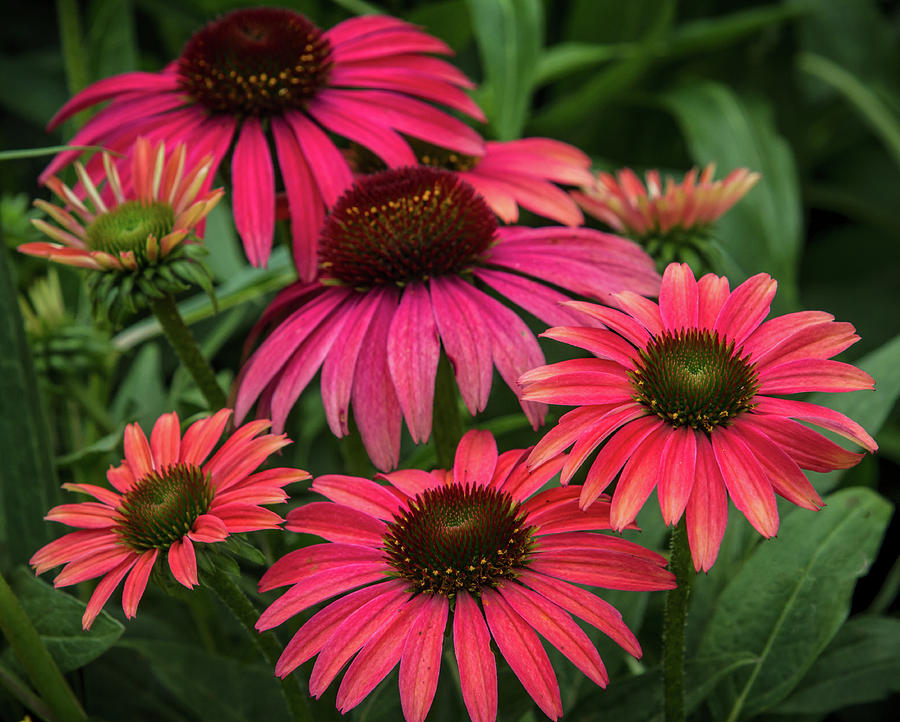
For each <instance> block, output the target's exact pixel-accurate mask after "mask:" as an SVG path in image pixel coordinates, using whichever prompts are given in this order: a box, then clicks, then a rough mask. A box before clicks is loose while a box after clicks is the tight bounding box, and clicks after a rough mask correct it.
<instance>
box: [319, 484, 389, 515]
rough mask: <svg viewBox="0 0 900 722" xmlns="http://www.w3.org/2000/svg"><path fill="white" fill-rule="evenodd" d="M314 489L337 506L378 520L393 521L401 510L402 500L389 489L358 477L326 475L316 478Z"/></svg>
mask: <svg viewBox="0 0 900 722" xmlns="http://www.w3.org/2000/svg"><path fill="white" fill-rule="evenodd" d="M312 488H313V491H317V492H319V493H320V494H321V495H322V496H325V497H328V498H329V499H331V500H332V501H333V502H335V503H337V504H341V505H342V506H348V507H350V508H351V509H357V510H358V511H361V512H364V513H366V514H369V515H371V516H374V517H376V518H377V519H384V520H386V521H393V519H394V515H395V514H396V513H397V512H398V511H400V508H401V502H400V499H399V498H398V497H397V495H396V494H392V493H391V492H390V490H389V488H387V487H384V486H381V485H379V484H376V483H375V482H374V481H371V480H370V479H362V478H360V477H357V476H342V475H340V474H325V475H323V476H319V477H316V480H315V481H314V482H313V485H312Z"/></svg>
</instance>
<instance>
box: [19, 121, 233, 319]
mask: <svg viewBox="0 0 900 722" xmlns="http://www.w3.org/2000/svg"><path fill="white" fill-rule="evenodd" d="M186 157H187V153H186V151H185V147H184V145H178V146H177V147H176V148H175V150H174V151H172V152H169V153H167V152H166V148H165V145H164V143H162V142H159V143H157V144H156V145H155V146H151V143H150V141H149V140H148V139H147V138H144V137H140V138H138V139H137V141H136V142H135V144H134V147H133V148H132V149H131V155H130V158H126V159H125V160H124V161H123V162H122V163H121V164H120V165H121V166H123V167H127V169H128V178H129V183H128V185H127V186H126V185H125V184H123V182H122V178H121V175H120V169H119V168H117V166H116V164H115V162H114V161H113V159H112V157H111V156H110V155H109V154H108V153H103V154H102V156H101V158H102V161H101V162H102V163H103V168H104V175H103V176H102V177H101V178H100V179H99V180H98V182H96V183H95V182H94V181H92V180H91V178H90V177H89V176H88V173H87V171H86V170H85V168H84V166H83V165H82V164H81V163H79V162H77V161H76V163H75V170H76V172H77V174H78V178H79V180H80V181H81V188H82V190H83V197H79V195H78V194H76V193H75V191H73V190H72V189H71V188H69V187H68V186H67V185H66V184H64V183H63V182H62V181H61V180H59V178H57V177H55V176H51V177H49V178H48V179H47V180H46V181H45V185H47V187H49V188H50V190H52V191H53V193H55V194H56V195H57V196H58V197H59V199H60V200H61V201H62V202H63V203H64V204H65V207H59V206H56V205H53V204H52V203H48V202H47V201H44V200H40V199H38V200H36V201H34V205H35V206H37V207H38V208H40V209H41V210H42V211H44V212H45V213H46V214H47V215H48V216H50V218H51V219H52V220H53V221H55V224H54V223H48V222H47V221H45V220H43V219H33V220H32V223H33V224H34V225H35V226H36V227H37V228H39V229H40V230H41V231H43V232H44V233H45V234H46V235H48V236H49V237H50V238H51V239H52V240H51V241H44V242H35V243H23V244H22V245H21V246H19V251H21V252H22V253H27V254H29V255H32V256H43V257H45V258H47V259H48V260H51V261H55V262H57V263H64V264H67V265H70V266H80V267H82V268H88V269H92V270H94V271H101V272H103V273H101V274H95V275H93V276H92V277H90V279H89V281H90V285H91V289H92V295H93V297H94V300H95V301H96V302H100V303H101V304H102V305H104V306H106V307H107V309H110V308H113V307H114V306H116V305H119V304H122V305H124V306H126V307H127V308H128V309H129V310H132V311H133V310H136V309H137V308H140V307H142V306H144V305H146V301H147V299H149V298H157V297H159V296H160V295H162V294H163V293H176V292H178V291H183V290H185V289H187V288H190V287H191V285H193V284H195V283H197V284H200V285H203V286H206V285H207V284H208V277H207V276H206V275H205V271H204V270H203V268H202V266H201V265H200V264H198V263H197V262H196V258H197V257H198V256H200V255H202V254H204V253H205V250H204V249H203V248H202V246H199V245H197V244H193V243H191V242H190V239H191V236H192V235H193V234H195V233H196V231H197V226H198V224H199V223H201V221H203V219H204V218H206V216H207V215H208V214H209V212H210V211H211V210H212V209H213V208H214V207H215V205H216V203H218V202H219V199H220V198H221V197H222V194H223V191H222V189H221V188H219V189H216V190H210V191H206V192H205V193H202V194H201V193H200V189H201V187H202V186H203V185H204V184H206V183H207V180H208V177H209V174H210V171H211V168H212V162H213V161H212V157H211V156H207V157H206V158H203V159H201V160H199V161H198V162H197V163H195V164H188V163H187V162H186ZM103 181H105V183H103ZM104 195H105V196H107V198H106V200H104V198H103V196H104Z"/></svg>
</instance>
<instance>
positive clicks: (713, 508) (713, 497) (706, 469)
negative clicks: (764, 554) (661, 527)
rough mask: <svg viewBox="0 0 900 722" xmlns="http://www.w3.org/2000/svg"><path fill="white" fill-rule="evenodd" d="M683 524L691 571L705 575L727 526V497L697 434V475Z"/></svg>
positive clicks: (710, 455)
mask: <svg viewBox="0 0 900 722" xmlns="http://www.w3.org/2000/svg"><path fill="white" fill-rule="evenodd" d="M685 521H686V522H687V532H688V544H689V545H690V547H691V556H692V557H693V559H694V569H696V570H697V571H698V572H699V571H701V570H703V571H704V572H708V571H709V570H710V569H711V568H712V565H713V564H714V563H715V561H716V557H717V556H718V554H719V547H720V546H721V544H722V537H723V536H724V535H725V527H726V526H727V524H728V497H727V495H726V494H725V481H724V479H722V473H721V472H720V471H719V465H718V464H717V463H716V458H715V455H714V454H713V450H712V446H711V445H710V443H709V440H708V439H707V438H706V436H705V435H703V434H698V435H697V472H696V477H695V478H694V485H693V487H692V488H691V496H690V498H689V499H688V503H687V507H686V508H685Z"/></svg>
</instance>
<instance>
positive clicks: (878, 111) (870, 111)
mask: <svg viewBox="0 0 900 722" xmlns="http://www.w3.org/2000/svg"><path fill="white" fill-rule="evenodd" d="M797 65H798V67H799V68H800V70H802V71H803V72H805V73H808V74H809V75H812V76H813V77H816V78H818V79H819V80H821V81H822V82H824V83H827V84H828V85H830V86H831V87H832V88H834V89H835V90H837V91H838V92H839V93H840V94H841V95H842V96H843V97H844V98H845V99H846V100H847V102H849V103H850V105H851V106H852V107H853V110H854V111H855V112H856V113H857V114H858V115H859V116H860V118H861V119H862V121H863V122H864V123H865V124H866V125H868V126H869V127H870V128H871V129H872V132H874V133H875V135H877V136H878V138H879V139H880V140H881V142H882V143H884V146H885V148H886V149H887V151H888V153H890V154H891V156H893V158H894V161H895V162H896V163H897V165H898V166H900V118H897V117H896V116H895V115H894V113H892V112H891V109H890V108H888V107H887V106H886V105H885V104H884V103H883V102H882V101H881V99H880V98H879V97H878V95H877V94H876V93H875V92H873V91H872V89H871V88H870V86H868V85H867V84H865V83H863V82H862V81H861V80H860V79H859V78H858V77H856V76H855V75H853V73H851V72H849V71H848V70H847V69H845V68H842V67H841V66H840V65H837V64H836V63H833V62H831V61H830V60H828V59H827V58H823V57H822V56H821V55H815V54H813V53H803V54H801V55H800V57H799V58H798V60H797Z"/></svg>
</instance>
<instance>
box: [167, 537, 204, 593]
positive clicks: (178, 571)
mask: <svg viewBox="0 0 900 722" xmlns="http://www.w3.org/2000/svg"><path fill="white" fill-rule="evenodd" d="M169 569H171V570H172V576H173V577H175V579H177V580H178V581H179V582H181V583H182V584H183V585H184V586H186V587H187V588H188V589H192V588H193V587H195V586H197V584H198V581H197V555H196V554H195V553H194V545H193V544H192V543H191V540H190V539H188V538H187V537H183V538H182V539H179V540H178V541H176V542H173V543H172V546H170V547H169Z"/></svg>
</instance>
